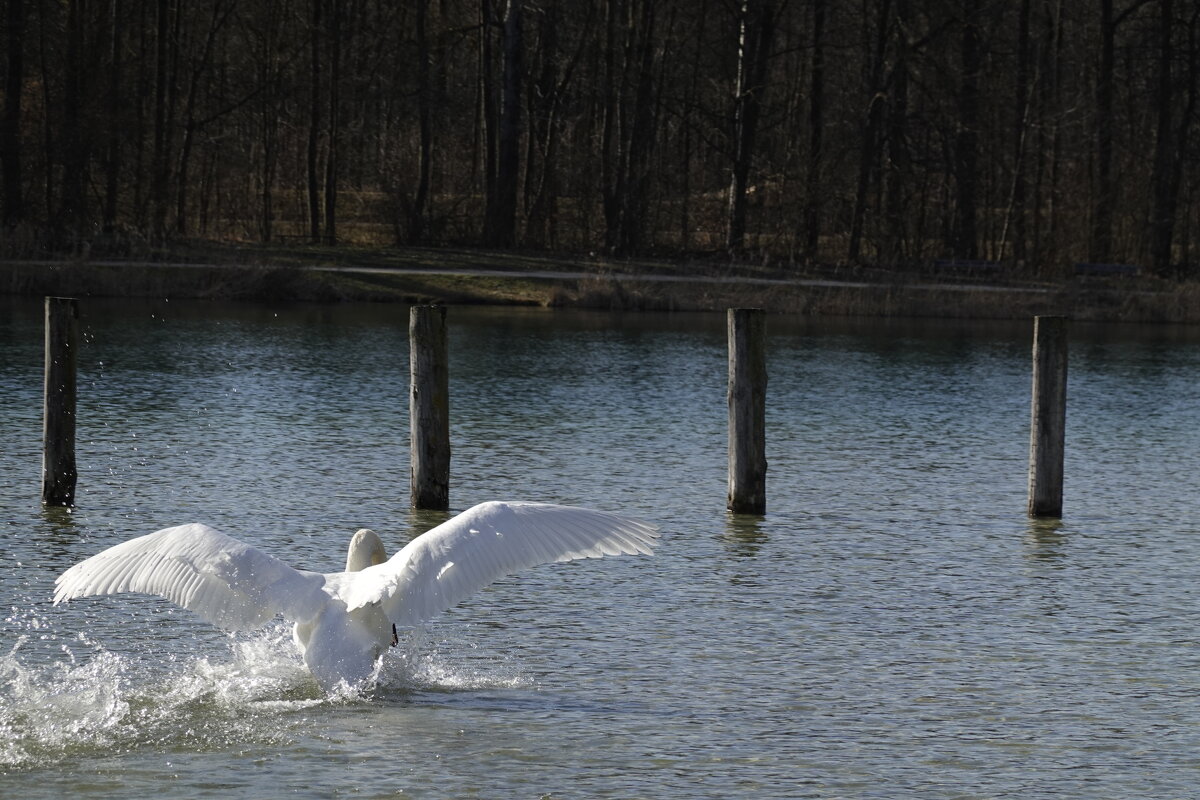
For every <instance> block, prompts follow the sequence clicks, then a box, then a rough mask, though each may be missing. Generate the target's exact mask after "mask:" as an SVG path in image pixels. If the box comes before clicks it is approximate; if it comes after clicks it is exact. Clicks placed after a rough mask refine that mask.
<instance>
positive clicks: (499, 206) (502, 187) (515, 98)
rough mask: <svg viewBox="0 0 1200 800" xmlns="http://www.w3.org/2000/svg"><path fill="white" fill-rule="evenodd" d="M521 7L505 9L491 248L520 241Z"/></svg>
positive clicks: (514, 0) (511, 0)
mask: <svg viewBox="0 0 1200 800" xmlns="http://www.w3.org/2000/svg"><path fill="white" fill-rule="evenodd" d="M521 8H522V0H507V4H506V7H505V10H504V39H503V47H504V73H503V79H502V80H503V83H502V89H501V94H500V120H499V129H498V139H497V153H496V183H495V191H494V192H492V193H491V196H490V197H489V200H490V201H491V202H490V203H489V205H488V208H487V211H486V218H485V230H484V239H485V241H486V242H487V244H488V245H489V246H491V247H512V246H513V245H515V244H516V241H517V183H518V181H519V177H520V143H521V50H522V41H521V38H522V37H521Z"/></svg>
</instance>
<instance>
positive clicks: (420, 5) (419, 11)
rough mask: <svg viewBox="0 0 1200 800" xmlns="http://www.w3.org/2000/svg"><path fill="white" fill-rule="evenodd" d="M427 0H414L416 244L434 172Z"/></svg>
mask: <svg viewBox="0 0 1200 800" xmlns="http://www.w3.org/2000/svg"><path fill="white" fill-rule="evenodd" d="M428 14H429V0H416V37H417V125H418V128H419V136H420V142H419V144H418V155H417V159H418V161H417V190H416V192H414V194H413V201H412V208H411V209H409V212H408V237H407V238H408V241H409V242H411V243H413V244H419V243H420V242H422V241H423V240H424V238H425V218H426V216H427V215H428V213H429V211H428V205H429V182H430V177H431V175H432V172H433V115H432V109H431V106H432V103H433V97H432V92H433V89H432V86H431V85H430V80H429V36H428V33H427V30H426V28H427V18H428Z"/></svg>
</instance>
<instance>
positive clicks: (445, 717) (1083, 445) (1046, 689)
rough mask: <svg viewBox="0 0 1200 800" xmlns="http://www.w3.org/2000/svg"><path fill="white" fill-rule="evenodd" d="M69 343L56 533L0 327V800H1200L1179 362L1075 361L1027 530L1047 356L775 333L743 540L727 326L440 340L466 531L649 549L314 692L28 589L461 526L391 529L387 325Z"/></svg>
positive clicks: (296, 556)
mask: <svg viewBox="0 0 1200 800" xmlns="http://www.w3.org/2000/svg"><path fill="white" fill-rule="evenodd" d="M82 309H83V319H82V322H81V325H82V331H83V343H82V348H81V358H80V378H79V430H78V461H79V472H80V477H79V492H78V497H77V502H78V507H77V508H76V509H75V510H74V511H73V512H70V513H68V512H65V511H61V510H43V509H42V508H41V507H40V503H39V491H40V485H39V481H40V458H41V456H40V448H41V420H40V413H41V412H40V404H41V370H42V362H41V359H42V338H41V337H42V332H41V313H42V311H41V303H40V302H33V301H29V300H25V299H14V298H2V297H0V432H2V440H0V442H2V444H0V447H2V448H3V449H2V450H0V508H2V509H3V518H2V519H0V557H2V558H3V561H2V562H0V600H2V601H3V602H2V603H0V610H2V612H3V613H2V615H0V618H2V620H3V621H2V623H0V796H2V797H13V798H16V797H20V798H58V797H80V798H93V797H94V798H101V797H102V798H127V797H146V796H155V797H163V798H172V797H179V798H194V797H247V798H248V797H264V798H266V797H281V796H295V797H313V798H324V797H335V796H336V797H346V796H356V797H427V798H447V797H479V798H504V797H514V798H516V797H521V798H536V797H551V798H634V797H642V798H689V799H690V798H731V797H746V798H761V799H766V798H809V797H811V798H850V797H855V798H857V797H867V798H897V797H921V798H994V797H1022V798H1038V797H1054V798H1063V797H1077V798H1089V799H1091V800H1094V799H1096V798H1122V799H1124V798H1130V797H1155V798H1167V797H1185V796H1196V795H1195V792H1196V788H1195V787H1196V786H1197V785H1198V784H1200V650H1198V649H1197V643H1196V631H1197V628H1198V627H1200V597H1198V595H1197V590H1196V587H1197V585H1198V583H1200V480H1198V479H1197V464H1198V459H1200V332H1197V331H1196V330H1189V329H1178V328H1165V327H1158V328H1140V327H1126V326H1112V327H1088V326H1084V325H1076V326H1074V327H1073V329H1072V352H1071V374H1070V385H1069V390H1068V394H1069V411H1068V433H1067V459H1066V476H1067V477H1066V486H1065V513H1064V518H1063V520H1062V521H1061V522H1033V521H1030V520H1028V519H1027V518H1026V516H1025V514H1024V508H1025V499H1026V498H1025V491H1026V485H1025V480H1026V467H1027V457H1028V454H1027V448H1028V425H1029V420H1028V415H1029V369H1030V354H1029V350H1030V338H1031V333H1032V330H1031V329H1032V326H1031V325H1028V324H1020V325H1009V324H1003V325H996V324H962V323H955V324H951V323H933V322H924V323H914V322H877V321H875V322H852V321H831V320H810V321H804V320H787V319H782V318H772V319H771V320H770V321H769V323H768V326H769V334H770V341H769V347H768V369H769V372H770V387H769V391H768V406H769V409H768V420H767V424H768V429H767V436H768V458H769V462H770V467H769V472H768V486H767V502H768V513H767V515H766V516H765V517H761V518H755V517H745V518H739V517H731V516H730V515H728V514H727V513H726V511H725V509H724V503H725V458H726V453H725V425H726V406H725V402H726V401H725V380H726V373H725V369H726V362H725V339H724V319H723V317H722V316H718V315H632V314H627V315H614V314H604V313H581V312H566V311H546V310H535V309H528V310H523V309H467V308H452V309H450V311H449V315H448V316H449V321H450V354H451V379H450V380H451V415H452V420H451V435H452V441H453V448H454V455H453V462H452V477H451V481H452V486H451V503H452V505H453V506H454V508H455V510H462V509H464V508H466V507H469V506H471V505H473V504H474V503H476V502H479V501H483V500H487V499H494V498H507V499H533V500H545V501H553V502H563V503H572V504H581V505H588V506H595V507H599V508H605V509H609V510H614V511H622V512H626V513H628V514H631V515H634V516H638V517H641V518H644V519H647V520H650V521H653V522H655V523H657V524H658V525H659V526H660V528H661V531H662V535H663V540H662V546H661V548H660V550H659V552H658V554H656V555H655V556H654V557H653V558H642V557H637V558H633V557H631V558H624V557H623V558H617V559H604V560H601V561H587V562H582V563H574V564H566V565H553V566H547V567H541V568H537V569H534V570H531V571H529V572H526V573H523V574H520V575H517V576H513V577H511V578H507V579H505V580H503V581H502V582H500V583H498V584H496V585H494V586H493V587H491V588H490V589H488V590H486V591H484V592H482V593H480V594H478V595H476V596H475V597H474V598H472V599H471V600H469V601H468V602H466V603H464V604H463V605H461V606H460V607H459V608H457V609H454V610H452V611H450V612H448V613H446V614H444V615H442V616H441V617H440V618H438V620H437V621H436V622H434V623H431V624H429V625H428V626H426V627H425V628H424V629H422V630H418V631H413V632H412V633H410V634H408V635H407V636H406V637H405V639H404V641H403V643H402V644H401V646H400V647H398V648H395V649H394V650H393V651H392V652H391V653H389V654H388V656H387V657H386V659H385V662H384V664H383V668H382V672H381V674H380V678H379V682H378V685H377V686H376V688H374V689H373V690H372V691H370V692H369V693H367V694H366V695H365V696H356V697H338V698H326V697H325V696H323V695H322V694H321V692H320V691H319V690H318V688H317V686H316V684H315V683H314V682H313V681H312V679H311V678H310V677H309V676H308V675H307V673H306V672H305V671H304V669H303V667H302V665H301V663H300V661H299V656H298V654H297V653H296V651H295V650H294V648H293V646H292V644H291V641H290V633H289V632H288V631H287V630H285V629H284V627H283V626H282V624H281V623H280V624H276V625H273V626H271V627H269V628H268V629H266V630H265V631H262V632H258V633H255V634H246V635H238V636H234V637H229V636H226V635H224V634H222V633H219V632H216V631H213V630H212V629H210V628H208V627H207V626H205V625H204V624H203V623H201V622H199V621H198V620H196V619H195V618H193V617H192V616H191V615H190V614H189V613H188V612H186V611H182V610H179V609H176V608H173V607H171V606H170V605H169V604H167V603H165V602H163V601H159V600H156V599H152V598H146V597H142V596H133V595H123V596H118V597H110V598H93V599H83V600H77V601H74V602H72V603H70V604H69V605H67V606H60V607H53V606H51V604H50V596H51V593H52V585H53V580H54V577H55V576H56V575H57V574H58V573H60V572H61V571H62V570H64V569H66V568H67V567H68V566H70V565H71V564H73V563H75V562H76V561H78V560H80V559H82V558H84V557H86V556H88V555H90V554H92V553H94V552H97V551H99V550H100V549H102V548H104V547H107V546H109V545H111V544H114V543H116V542H118V541H121V540H124V539H127V538H131V537H133V536H137V535H141V534H143V533H148V532H150V531H153V530H156V529H158V528H161V527H165V526H167V525H172V524H177V523H182V522H189V521H205V522H208V523H209V524H212V525H214V526H216V527H218V528H220V529H222V530H225V531H226V532H228V533H231V534H233V535H236V536H238V537H240V538H243V539H245V540H247V541H249V542H251V543H253V544H255V545H257V546H259V547H261V548H263V549H265V550H267V551H268V552H271V553H273V554H275V555H277V556H280V557H283V558H285V559H286V560H288V561H289V562H291V563H293V564H295V565H297V566H302V567H305V568H308V569H314V570H321V571H325V570H334V569H339V568H340V565H341V563H342V562H343V560H344V547H345V543H346V541H347V539H348V537H349V535H350V534H351V533H352V532H353V531H354V530H355V529H356V528H358V527H362V526H369V527H372V528H374V529H375V530H376V531H378V532H379V533H380V534H381V535H382V536H383V537H384V539H385V541H386V542H387V544H388V547H389V550H394V549H397V548H399V547H400V546H401V545H402V544H403V543H404V542H406V541H407V540H409V539H410V538H411V537H413V536H415V535H417V534H419V533H421V532H422V531H424V530H426V529H427V528H429V527H430V526H432V525H433V524H435V523H436V522H438V521H440V520H441V519H442V518H444V516H443V515H439V514H433V513H414V512H412V511H410V510H409V508H408V449H407V448H408V443H407V427H408V425H407V419H408V417H407V413H408V412H407V382H408V371H407V370H408V366H407V361H408V345H407V319H408V312H407V308H404V307H400V306H395V307H392V306H370V307H302V308H295V307H288V308H265V307H254V306H229V305H219V304H203V303H192V304H181V303H175V302H170V303H167V302H159V303H146V302H136V303H134V302H102V301H86V302H84V303H83V304H82Z"/></svg>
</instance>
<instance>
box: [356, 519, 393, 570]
mask: <svg viewBox="0 0 1200 800" xmlns="http://www.w3.org/2000/svg"><path fill="white" fill-rule="evenodd" d="M387 560H388V557H387V551H386V550H384V549H383V540H381V539H380V538H379V536H378V534H376V533H375V531H373V530H370V529H368V528H360V529H359V530H358V531H356V532H355V534H354V536H352V537H350V549H349V550H348V551H347V552H346V572H359V571H361V570H364V569H366V568H367V567H373V566H375V565H376V564H382V563H383V562H385V561H387Z"/></svg>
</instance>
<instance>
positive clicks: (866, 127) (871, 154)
mask: <svg viewBox="0 0 1200 800" xmlns="http://www.w3.org/2000/svg"><path fill="white" fill-rule="evenodd" d="M891 8H892V4H891V0H882V2H881V3H880V5H879V17H878V19H877V20H876V24H877V25H878V28H877V29H876V31H875V37H874V46H873V48H872V50H871V52H870V55H869V58H870V73H869V76H868V78H867V86H866V87H865V88H866V94H867V98H868V99H867V110H866V119H865V120H864V122H863V126H862V133H861V135H862V141H861V144H860V147H859V154H858V186H857V189H856V191H855V194H854V212H853V216H852V217H851V220H850V240H849V243H848V245H847V248H846V260H847V261H850V262H855V261H858V260H859V256H860V254H861V252H862V237H863V227H864V226H865V221H866V213H867V194H868V192H869V191H870V188H871V177H872V176H873V175H874V174H875V173H876V172H878V163H879V139H880V134H881V131H882V127H883V110H884V109H883V101H882V99H881V98H880V93H881V92H882V90H883V69H884V55H885V50H886V48H887V39H888V30H889V29H890V28H891V25H892V22H891V16H892V12H891ZM866 24H867V21H866V20H865V19H864V26H865V25H866Z"/></svg>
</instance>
